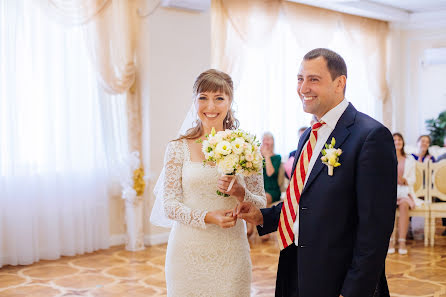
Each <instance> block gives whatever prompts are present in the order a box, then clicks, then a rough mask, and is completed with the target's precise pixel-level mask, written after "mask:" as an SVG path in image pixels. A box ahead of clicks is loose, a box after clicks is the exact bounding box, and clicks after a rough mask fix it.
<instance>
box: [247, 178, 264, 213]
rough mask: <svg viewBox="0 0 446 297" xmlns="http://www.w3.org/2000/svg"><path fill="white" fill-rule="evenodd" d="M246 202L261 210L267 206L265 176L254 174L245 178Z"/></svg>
mask: <svg viewBox="0 0 446 297" xmlns="http://www.w3.org/2000/svg"><path fill="white" fill-rule="evenodd" d="M244 181H245V184H246V187H245V199H244V200H245V201H247V202H252V203H254V205H255V206H257V207H259V208H264V207H265V206H266V195H265V188H264V186H263V174H254V175H250V176H247V177H245V178H244Z"/></svg>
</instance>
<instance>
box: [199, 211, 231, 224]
mask: <svg viewBox="0 0 446 297" xmlns="http://www.w3.org/2000/svg"><path fill="white" fill-rule="evenodd" d="M204 222H205V223H207V224H214V225H217V226H220V227H222V228H231V227H234V226H235V224H236V223H237V216H234V214H233V210H232V209H226V210H225V209H220V210H215V211H209V212H208V213H207V214H206V216H205V217H204Z"/></svg>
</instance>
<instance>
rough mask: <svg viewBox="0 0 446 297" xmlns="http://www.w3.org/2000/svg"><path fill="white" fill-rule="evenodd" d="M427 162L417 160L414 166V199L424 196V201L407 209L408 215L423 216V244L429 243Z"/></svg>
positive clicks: (396, 215)
mask: <svg viewBox="0 0 446 297" xmlns="http://www.w3.org/2000/svg"><path fill="white" fill-rule="evenodd" d="M428 168H429V164H428V163H421V162H417V163H416V166H415V175H416V180H415V184H414V186H413V187H414V192H415V197H416V198H415V199H417V198H419V197H423V198H424V202H423V203H422V204H421V205H419V206H416V207H415V208H413V209H410V210H409V217H424V245H425V246H428V244H429V218H430V215H429V214H430V195H429V187H428V185H429V174H428V173H429V171H428ZM398 216H399V211H398V209H397V210H396V214H395V225H394V229H393V234H394V235H393V236H395V234H396V229H397V221H398Z"/></svg>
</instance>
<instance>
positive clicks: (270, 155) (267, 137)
mask: <svg viewBox="0 0 446 297" xmlns="http://www.w3.org/2000/svg"><path fill="white" fill-rule="evenodd" d="M260 152H261V153H262V156H263V158H265V167H264V168H263V180H264V184H265V192H266V203H267V205H270V204H271V203H273V202H276V201H279V200H280V194H281V192H280V186H279V183H278V177H279V168H280V164H281V161H282V158H281V156H280V155H276V154H275V153H274V137H273V135H272V134H271V133H270V132H266V133H265V134H263V137H262V145H261V146H260Z"/></svg>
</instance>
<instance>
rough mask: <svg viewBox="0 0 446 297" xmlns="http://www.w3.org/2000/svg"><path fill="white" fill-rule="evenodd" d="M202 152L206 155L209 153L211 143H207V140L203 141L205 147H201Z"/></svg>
mask: <svg viewBox="0 0 446 297" xmlns="http://www.w3.org/2000/svg"><path fill="white" fill-rule="evenodd" d="M201 151H202V152H203V153H204V154H207V153H209V141H207V140H205V141H203V146H202V147H201Z"/></svg>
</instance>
